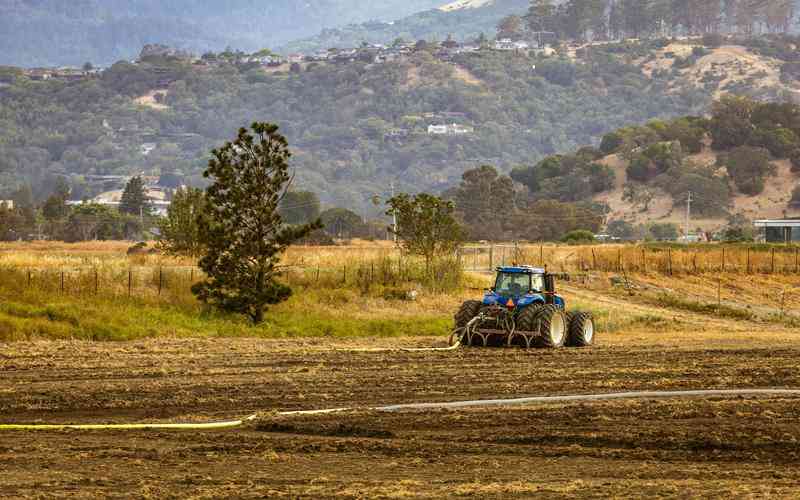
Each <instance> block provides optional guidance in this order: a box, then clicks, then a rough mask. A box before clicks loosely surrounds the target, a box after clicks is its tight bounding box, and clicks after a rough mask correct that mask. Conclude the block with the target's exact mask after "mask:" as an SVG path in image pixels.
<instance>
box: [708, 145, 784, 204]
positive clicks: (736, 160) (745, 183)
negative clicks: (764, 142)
mask: <svg viewBox="0 0 800 500" xmlns="http://www.w3.org/2000/svg"><path fill="white" fill-rule="evenodd" d="M717 162H718V164H719V165H724V166H725V167H726V168H727V169H728V175H730V177H731V179H733V182H734V183H735V184H736V187H737V188H738V189H739V191H741V192H742V193H744V194H748V195H751V196H755V195H757V194H761V192H762V191H764V183H765V178H766V177H767V175H770V174H772V173H774V171H775V167H774V166H773V165H772V164H771V163H770V156H769V152H768V151H767V150H766V149H763V148H753V147H750V146H741V147H738V148H735V149H733V150H732V151H731V152H730V153H728V154H725V155H721V156H720V157H719V158H718V159H717Z"/></svg>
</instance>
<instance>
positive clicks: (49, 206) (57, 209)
mask: <svg viewBox="0 0 800 500" xmlns="http://www.w3.org/2000/svg"><path fill="white" fill-rule="evenodd" d="M69 191H70V189H69V186H68V185H67V182H66V181H65V180H64V178H63V177H59V178H58V181H57V184H56V187H55V188H54V189H53V193H52V194H51V195H50V196H49V197H48V198H47V200H46V201H45V203H44V205H43V206H42V216H43V217H44V218H45V219H47V220H48V221H54V220H60V219H64V218H65V217H66V216H67V215H68V214H69V207H68V206H67V200H68V199H69Z"/></svg>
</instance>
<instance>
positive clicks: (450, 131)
mask: <svg viewBox="0 0 800 500" xmlns="http://www.w3.org/2000/svg"><path fill="white" fill-rule="evenodd" d="M473 132H475V129H474V128H473V127H469V126H467V125H459V124H457V123H453V124H451V125H429V126H428V135H466V134H471V133H473Z"/></svg>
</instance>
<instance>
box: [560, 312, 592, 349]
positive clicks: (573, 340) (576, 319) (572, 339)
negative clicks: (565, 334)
mask: <svg viewBox="0 0 800 500" xmlns="http://www.w3.org/2000/svg"><path fill="white" fill-rule="evenodd" d="M567 319H568V320H569V321H568V325H569V338H568V340H567V345H568V346H570V347H589V346H591V345H594V338H595V328H594V317H593V316H592V314H591V313H587V312H579V311H576V312H572V313H569V314H568V316H567Z"/></svg>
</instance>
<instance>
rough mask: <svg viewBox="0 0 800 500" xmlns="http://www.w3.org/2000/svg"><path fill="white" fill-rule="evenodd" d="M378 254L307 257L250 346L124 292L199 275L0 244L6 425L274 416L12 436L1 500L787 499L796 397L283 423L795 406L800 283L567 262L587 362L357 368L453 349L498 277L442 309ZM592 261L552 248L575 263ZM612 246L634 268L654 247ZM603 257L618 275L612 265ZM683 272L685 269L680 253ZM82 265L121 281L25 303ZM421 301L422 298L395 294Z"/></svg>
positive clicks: (147, 290)
mask: <svg viewBox="0 0 800 500" xmlns="http://www.w3.org/2000/svg"><path fill="white" fill-rule="evenodd" d="M373 246H374V245H367V244H364V245H363V246H358V245H357V246H354V247H351V248H349V249H340V248H335V249H322V250H320V249H295V250H293V251H292V253H290V255H289V256H288V259H287V264H288V265H291V266H294V269H295V271H296V273H295V274H292V275H291V276H290V277H289V279H292V280H293V281H294V283H296V285H295V287H296V292H297V293H296V296H295V297H294V298H293V299H292V300H291V301H290V302H288V303H286V304H283V305H281V306H278V307H276V308H275V309H274V310H273V312H272V313H271V315H270V316H271V319H270V322H268V324H267V325H265V326H263V327H257V328H254V327H250V326H248V325H247V324H246V323H244V322H243V321H239V320H238V319H236V318H229V317H224V316H220V315H214V314H212V313H208V312H203V311H202V310H201V308H199V307H198V306H197V305H196V304H193V303H191V302H190V296H189V295H188V294H187V293H186V292H185V291H183V292H181V291H180V290H179V289H178V284H177V282H173V283H172V284H168V285H163V284H162V285H163V286H162V294H161V295H158V294H157V292H156V287H157V283H156V282H153V281H152V280H151V281H149V282H148V283H147V284H140V287H139V288H138V290H139V293H138V294H134V295H133V296H131V297H128V296H127V294H126V286H125V283H124V278H125V276H126V275H127V270H128V269H129V268H130V267H132V266H134V265H135V266H139V267H141V268H143V269H145V270H146V271H147V272H149V273H153V272H155V270H156V269H158V268H159V267H161V266H164V267H165V268H166V267H167V266H185V267H191V265H192V263H191V262H180V261H167V260H162V258H161V257H159V256H156V255H147V256H135V257H127V256H125V255H124V252H125V249H126V248H127V246H126V245H122V244H107V245H106V244H102V245H87V246H82V247H80V248H75V247H72V246H64V247H51V246H45V245H43V246H42V247H37V246H36V245H26V246H24V247H20V246H4V247H0V268H2V269H3V271H2V272H3V273H5V274H4V275H3V276H16V277H17V278H15V279H16V281H17V282H16V283H9V282H8V280H3V282H2V283H0V373H1V374H2V377H0V420H2V421H3V423H134V422H143V421H148V422H183V421H198V422H200V421H213V420H219V419H229V418H234V417H237V418H238V417H242V416H245V415H248V414H251V413H253V412H259V414H260V417H259V419H258V420H256V421H255V422H252V423H250V424H248V425H247V426H245V427H243V428H239V429H233V430H227V431H212V432H198V431H182V432H166V431H133V432H122V431H112V432H109V431H93V432H78V431H47V432H38V433H37V432H31V431H13V432H10V431H2V430H0V497H3V498H42V497H48V498H49V497H66V496H69V497H78V498H96V497H99V496H102V497H141V498H170V497H191V498H219V497H265V496H266V497H290V498H297V497H303V498H327V497H343V498H367V497H369V498H375V497H379V498H442V497H460V496H464V497H476V498H527V497H531V496H546V497H603V498H605V497H643V496H647V497H650V496H667V497H697V496H699V497H719V496H723V495H727V496H733V497H735V498H755V497H777V498H796V496H797V492H798V491H800V479H798V477H797V474H796V470H797V467H798V465H800V445H798V442H800V424H798V418H800V405H798V399H796V398H792V397H789V396H780V397H771V398H762V397H732V396H726V397H714V398H692V399H658V400H635V401H611V402H572V403H563V404H555V403H548V404H531V405H526V406H515V407H493V408H469V409H459V410H431V411H402V412H394V413H383V412H377V411H373V410H368V409H363V410H354V411H349V412H345V413H338V414H329V415H316V416H295V417H286V416H277V415H276V414H274V413H273V412H274V411H277V410H305V409H323V408H335V407H355V408H367V407H370V406H375V405H386V404H397V403H411V402H444V401H460V400H467V399H490V398H498V397H512V398H513V397H521V396H534V395H571V394H591V393H601V394H602V393H610V392H617V391H627V390H678V389H727V388H800V372H798V370H797V360H798V359H800V326H799V325H800V317H799V314H800V313H799V312H800V290H798V288H797V287H798V286H800V275H796V274H793V273H792V272H789V270H784V272H776V273H775V274H769V273H768V272H763V271H764V269H762V268H759V269H761V271H762V272H757V271H758V269H753V270H752V271H751V274H747V272H746V270H742V269H736V268H731V269H730V270H727V271H726V272H724V273H723V272H711V271H703V272H698V273H696V274H694V273H692V272H691V271H690V268H687V269H684V270H682V271H680V272H677V269H674V270H673V271H675V272H673V274H672V275H670V274H669V273H668V272H666V271H663V270H660V269H659V268H658V267H657V266H655V267H652V268H650V267H649V268H648V270H646V271H645V270H637V269H635V268H633V267H627V266H626V267H625V268H624V269H622V270H621V271H622V272H620V271H619V270H617V269H612V268H611V267H609V268H608V270H586V269H585V267H587V266H584V267H583V268H580V264H579V265H578V267H579V268H575V267H572V265H571V264H570V265H569V266H566V265H565V267H568V269H569V270H570V272H571V273H572V274H573V275H572V279H571V280H570V281H568V282H567V281H562V282H560V287H561V292H562V293H563V295H564V296H565V297H566V299H567V301H568V304H570V307H576V308H581V309H588V310H591V311H593V312H594V313H595V315H596V317H597V319H598V326H599V331H600V333H599V338H598V343H597V345H596V346H595V347H592V348H588V349H560V350H521V349H467V348H465V349H459V350H457V351H452V352H400V351H382V352H360V351H358V349H364V348H384V347H397V346H404V347H428V346H443V345H445V342H446V337H447V333H448V328H449V325H450V321H451V320H450V316H451V315H452V313H453V311H454V310H455V308H456V307H457V306H458V304H459V303H460V302H461V301H462V300H464V299H466V298H469V297H476V296H478V295H480V293H481V292H480V288H481V287H483V286H486V285H487V284H488V283H487V281H488V279H489V278H488V277H487V276H486V275H483V274H478V273H475V274H473V273H468V274H467V276H466V278H465V279H464V281H463V283H462V284H461V286H459V287H455V288H449V289H448V290H445V291H438V292H436V291H432V290H428V289H426V288H425V287H424V286H423V285H422V284H420V283H415V282H414V280H413V273H410V274H412V275H411V276H409V275H406V276H405V277H402V278H401V277H400V275H399V272H398V273H396V274H397V276H395V274H391V273H389V274H386V275H385V276H382V275H381V266H380V264H379V263H380V262H387V261H391V262H392V265H395V266H396V265H397V264H396V263H395V261H394V260H392V259H395V258H396V256H395V255H394V254H393V250H392V248H391V247H378V248H373ZM367 247H368V248H367ZM591 250H592V249H590V248H584V247H549V248H545V249H544V250H543V251H544V252H547V251H550V252H552V253H553V255H561V256H564V257H569V259H566V261H568V262H573V261H574V260H571V259H573V257H574V255H575V254H576V252H582V253H583V254H584V255H587V254H588V255H591ZM622 250H623V252H625V253H624V256H627V255H628V253H629V254H630V255H631V258H633V257H632V256H633V255H635V254H636V253H637V252H639V251H640V249H638V248H627V247H626V248H623V249H622ZM528 251H530V252H536V251H537V249H535V248H531V249H528ZM594 251H595V256H596V257H597V255H598V254H599V255H602V258H608V259H609V261H610V262H611V261H613V260H614V256H615V255H617V253H618V249H617V248H616V247H609V248H604V247H597V248H595V249H594ZM716 251H718V248H717V247H711V248H710V249H708V250H706V254H705V255H706V258H708V260H709V261H711V259H710V257H708V255H711V254H712V253H713V252H716ZM698 252H699V250H698ZM787 255H788V254H787ZM479 256H482V254H479ZM570 256H572V257H570ZM673 256H674V257H675V258H676V261H677V259H679V258H682V259H684V260H683V261H685V262H692V258H691V256H689V257H687V256H686V255H683V254H681V253H680V251H679V250H675V254H674V255H673ZM648 257H649V255H648ZM770 257H771V255H770V251H769V250H766V253H764V252H761V253H756V254H754V256H753V259H754V261H755V260H756V259H761V260H757V261H758V262H760V263H761V265H763V266H764V267H766V266H768V265H769V264H768V262H769V260H767V261H764V259H769V258H770ZM551 262H552V261H551ZM533 263H534V264H537V262H533ZM343 264H346V265H347V266H348V267H349V268H350V269H351V270H352V271H353V273H355V274H354V277H353V278H352V279H350V280H344V281H339V279H338V278H336V279H334V278H331V279H328V280H326V279H323V278H320V279H317V278H316V272H317V271H316V269H317V268H320V269H321V271H320V272H321V273H324V270H325V269H326V268H330V269H333V270H335V272H336V273H338V272H339V271H341V269H339V267H340V266H342V265H343ZM373 264H376V267H375V269H376V270H375V271H372V268H373ZM73 265H75V266H87V268H90V269H93V268H94V267H101V268H102V266H106V269H108V270H109V272H111V270H116V271H119V275H120V276H122V277H123V278H122V279H123V283H121V284H120V283H117V284H114V283H112V282H111V280H109V282H108V283H105V282H104V283H101V286H100V290H99V291H98V293H96V294H95V293H94V292H93V288H92V286H91V280H89V281H87V282H86V284H85V285H84V286H83V287H73V288H69V287H67V290H65V291H63V292H62V291H61V290H60V289H59V288H58V287H55V288H52V287H50V288H47V287H37V286H36V285H35V283H34V285H32V286H30V287H29V286H28V284H27V271H28V270H29V269H34V268H35V269H40V270H46V269H47V268H49V269H50V270H51V271H52V272H54V273H55V274H54V276H58V277H59V278H60V272H61V270H62V269H66V268H68V267H69V266H73ZM405 265H406V266H407V268H412V267H413V266H412V264H409V263H406V264H405ZM549 265H550V266H551V267H555V268H556V269H558V267H557V265H556V264H552V263H551V264H549ZM598 267H599V266H598ZM300 269H303V272H301V271H300ZM367 270H369V271H367ZM387 272H388V271H387ZM14 273H16V274H14ZM359 273H360V274H359ZM103 276H105V275H103ZM109 276H111V274H109ZM393 278H396V280H395V279H393ZM365 280H366V281H369V282H370V286H368V287H364V286H362V285H363V282H364V281H365ZM384 282H386V284H385V285H384ZM185 284H186V283H183V284H182V285H181V286H183V285H185ZM172 287H174V288H172ZM415 287H416V288H419V291H420V297H419V298H418V299H417V300H416V301H408V300H404V299H403V298H401V297H399V296H397V295H396V292H398V291H402V290H405V289H406V288H415ZM3 325H5V326H3ZM3 328H5V330H3ZM20 329H22V330H20ZM21 332H22V333H21ZM103 332H106V333H105V334H106V336H103V335H102V333H103ZM79 339H86V340H79ZM91 339H98V340H129V341H127V342H92V341H91ZM3 340H5V342H4V341H3Z"/></svg>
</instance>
